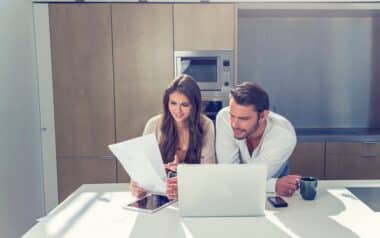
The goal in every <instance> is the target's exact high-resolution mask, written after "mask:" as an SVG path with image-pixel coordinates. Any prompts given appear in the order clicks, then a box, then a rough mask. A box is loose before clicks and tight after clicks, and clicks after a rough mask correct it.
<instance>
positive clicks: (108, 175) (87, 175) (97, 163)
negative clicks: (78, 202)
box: [57, 157, 116, 202]
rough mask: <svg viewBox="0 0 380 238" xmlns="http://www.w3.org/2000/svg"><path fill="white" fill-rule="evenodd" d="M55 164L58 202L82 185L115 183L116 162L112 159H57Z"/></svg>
mask: <svg viewBox="0 0 380 238" xmlns="http://www.w3.org/2000/svg"><path fill="white" fill-rule="evenodd" d="M57 162H58V163H57V167H58V188H59V190H58V198H59V202H62V201H63V200H64V199H65V198H66V197H67V196H68V195H70V194H71V193H72V192H74V191H75V190H76V189H77V188H79V187H80V186H81V185H82V184H87V183H116V177H115V174H116V171H115V170H116V160H115V159H113V158H112V159H102V158H80V157H64V158H59V157H58V160H57Z"/></svg>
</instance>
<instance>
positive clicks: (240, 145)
mask: <svg viewBox="0 0 380 238" xmlns="http://www.w3.org/2000/svg"><path fill="white" fill-rule="evenodd" d="M296 143H297V138H296V133H295V130H294V127H293V126H292V124H291V123H290V122H289V121H288V120H287V119H286V118H284V117H283V116H281V115H279V114H277V113H274V112H271V111H270V112H269V114H268V117H267V124H266V127H265V130H264V134H263V136H262V138H261V140H260V143H259V145H258V146H257V147H256V148H254V150H253V152H252V156H251V155H250V154H249V151H248V146H247V142H246V139H243V140H238V139H235V137H234V134H233V131H232V128H231V125H230V110H229V107H225V108H223V109H222V110H221V111H219V113H218V115H217V117H216V157H217V161H218V163H222V164H223V163H224V164H225V163H253V162H255V161H257V162H263V163H264V164H266V166H267V169H268V173H267V174H268V175H267V176H268V177H267V185H266V188H267V192H275V186H276V181H277V178H278V176H279V173H280V172H281V171H282V169H283V167H285V166H286V165H287V160H288V158H289V156H290V155H291V154H292V152H293V150H294V147H295V145H296Z"/></svg>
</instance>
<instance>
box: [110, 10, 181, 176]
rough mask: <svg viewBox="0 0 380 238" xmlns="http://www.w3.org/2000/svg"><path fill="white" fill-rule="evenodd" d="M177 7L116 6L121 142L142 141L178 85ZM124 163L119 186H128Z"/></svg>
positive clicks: (114, 26)
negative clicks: (175, 62)
mask: <svg viewBox="0 0 380 238" xmlns="http://www.w3.org/2000/svg"><path fill="white" fill-rule="evenodd" d="M172 20H173V7H172V5H171V4H144V5H141V4H113V5H112V29H113V39H114V66H115V109H116V140H117V141H122V140H126V139H130V138H133V137H136V136H140V135H141V134H142V132H143V130H144V126H145V123H146V122H147V121H148V120H149V118H151V117H152V116H154V115H156V114H158V113H160V112H161V109H162V95H163V93H164V90H165V88H166V87H167V85H168V84H169V83H170V82H171V81H172V80H173V77H174V73H173V27H172ZM128 180H129V179H128V176H127V175H126V173H125V170H124V169H123V168H122V167H121V166H120V164H119V163H118V181H119V182H126V181H128Z"/></svg>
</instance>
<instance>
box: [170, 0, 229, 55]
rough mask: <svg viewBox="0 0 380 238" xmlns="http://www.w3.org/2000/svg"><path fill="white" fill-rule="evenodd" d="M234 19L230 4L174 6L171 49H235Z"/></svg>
mask: <svg viewBox="0 0 380 238" xmlns="http://www.w3.org/2000/svg"><path fill="white" fill-rule="evenodd" d="M235 18H236V17H235V5H234V4H232V3H230V4H174V21H173V24H174V49H175V50H220V49H234V39H235V21H236V19H235Z"/></svg>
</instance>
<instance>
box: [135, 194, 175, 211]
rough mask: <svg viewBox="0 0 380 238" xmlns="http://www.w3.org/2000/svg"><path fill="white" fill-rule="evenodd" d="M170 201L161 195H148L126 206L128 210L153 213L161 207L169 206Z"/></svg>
mask: <svg viewBox="0 0 380 238" xmlns="http://www.w3.org/2000/svg"><path fill="white" fill-rule="evenodd" d="M170 203H171V201H170V200H169V199H168V198H167V197H166V196H163V195H158V194H150V195H147V196H145V197H143V198H141V199H139V200H137V201H135V202H133V203H130V204H128V208H134V209H137V210H142V211H144V210H145V211H147V212H154V211H156V210H158V209H159V208H161V207H165V206H166V205H169V204H170Z"/></svg>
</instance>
